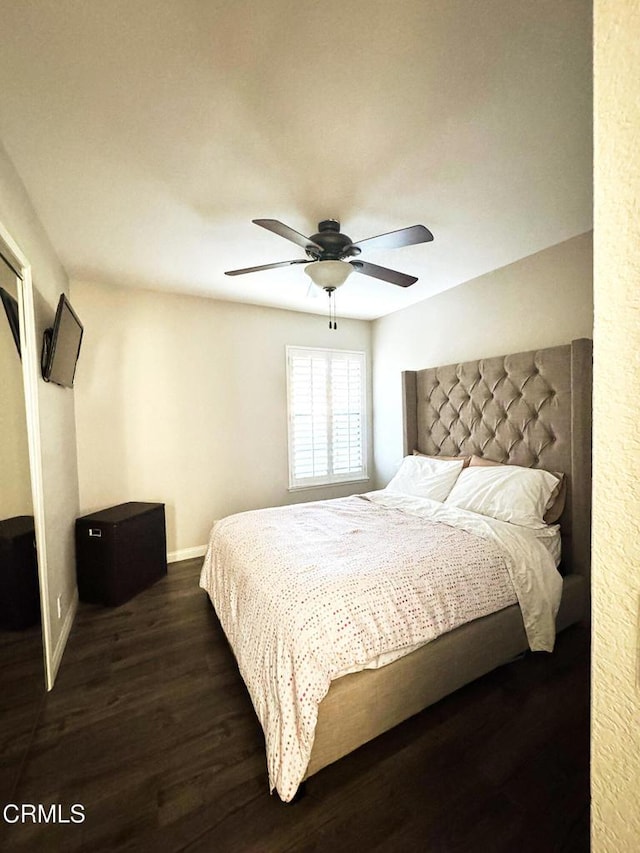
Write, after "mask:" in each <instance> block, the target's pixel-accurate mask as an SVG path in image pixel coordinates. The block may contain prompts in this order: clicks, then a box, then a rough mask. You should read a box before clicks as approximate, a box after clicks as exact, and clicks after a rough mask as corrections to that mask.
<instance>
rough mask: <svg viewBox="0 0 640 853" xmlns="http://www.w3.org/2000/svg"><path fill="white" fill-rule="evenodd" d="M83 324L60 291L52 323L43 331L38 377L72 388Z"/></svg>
mask: <svg viewBox="0 0 640 853" xmlns="http://www.w3.org/2000/svg"><path fill="white" fill-rule="evenodd" d="M83 331H84V328H83V326H82V323H81V322H80V320H79V318H78V315H77V314H76V312H75V311H74V310H73V308H72V307H71V304H70V302H69V300H68V299H67V297H66V296H65V295H64V293H62V294H61V295H60V299H59V301H58V308H57V310H56V318H55V320H54V322H53V327H52V328H51V329H47V330H46V331H45V333H44V343H43V347H42V377H43V379H45V380H46V381H47V382H55V383H56V385H62V386H63V387H65V388H73V379H74V376H75V373H76V364H77V362H78V355H79V354H80V344H81V343H82V333H83Z"/></svg>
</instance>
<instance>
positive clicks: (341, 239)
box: [306, 219, 360, 261]
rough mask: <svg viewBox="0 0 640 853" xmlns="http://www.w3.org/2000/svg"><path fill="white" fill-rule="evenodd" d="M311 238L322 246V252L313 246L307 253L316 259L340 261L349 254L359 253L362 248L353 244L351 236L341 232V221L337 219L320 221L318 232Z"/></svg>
mask: <svg viewBox="0 0 640 853" xmlns="http://www.w3.org/2000/svg"><path fill="white" fill-rule="evenodd" d="M311 240H313V242H314V243H317V244H318V245H319V246H322V252H318V250H317V249H316V248H315V247H313V246H311V247H310V248H308V249H307V250H306V251H307V255H308V256H309V257H310V258H313V259H314V260H321V261H340V260H342V258H345V257H347V256H349V255H359V254H360V250H359V249H358V248H357V246H353V245H352V243H351V238H350V237H347V235H346V234H341V233H340V223H339V222H338V220H337V219H324V220H323V221H322V222H319V223H318V233H317V234H312V236H311Z"/></svg>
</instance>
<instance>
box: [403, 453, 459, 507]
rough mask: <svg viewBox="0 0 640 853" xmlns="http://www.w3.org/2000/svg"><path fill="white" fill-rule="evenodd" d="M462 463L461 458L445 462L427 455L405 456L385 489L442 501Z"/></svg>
mask: <svg viewBox="0 0 640 853" xmlns="http://www.w3.org/2000/svg"><path fill="white" fill-rule="evenodd" d="M463 465H464V460H463V459H461V460H460V461H459V462H458V461H454V462H445V461H444V460H442V459H432V458H431V457H429V456H405V458H404V459H403V460H402V464H401V465H400V468H399V469H398V473H397V474H396V475H395V477H394V478H393V479H392V480H391V482H390V483H389V485H388V486H387V489H388V490H389V491H390V492H395V493H397V494H403V495H413V496H414V497H417V498H431V500H432V501H440V502H442V501H443V500H444V499H445V498H446V497H447V495H448V494H449V492H450V491H451V488H452V486H453V484H454V483H455V481H456V480H457V478H458V474H459V473H460V472H461V471H462V468H463Z"/></svg>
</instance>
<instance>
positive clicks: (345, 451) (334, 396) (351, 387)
mask: <svg viewBox="0 0 640 853" xmlns="http://www.w3.org/2000/svg"><path fill="white" fill-rule="evenodd" d="M287 391H288V404H289V487H290V488H292V489H295V488H304V487H305V486H320V485H326V484H329V483H342V482H348V481H350V480H363V479H365V478H366V477H367V462H366V459H367V451H366V417H365V412H366V395H365V355H364V353H363V352H348V351H343V350H329V349H315V348H306V347H305V348H303V347H287Z"/></svg>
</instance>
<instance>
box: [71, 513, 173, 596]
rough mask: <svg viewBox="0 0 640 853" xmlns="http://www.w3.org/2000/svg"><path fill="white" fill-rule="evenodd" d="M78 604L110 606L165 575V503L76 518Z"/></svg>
mask: <svg viewBox="0 0 640 853" xmlns="http://www.w3.org/2000/svg"><path fill="white" fill-rule="evenodd" d="M76 568H77V575H78V594H79V596H80V600H81V601H88V602H92V603H94V604H105V605H108V606H110V607H114V606H116V605H118V604H123V603H124V602H125V601H128V600H129V599H130V598H132V597H133V596H134V595H136V594H137V593H138V592H140V591H141V590H143V589H145V588H146V587H148V586H150V585H151V584H152V583H154V582H155V581H157V580H159V579H160V578H161V577H163V576H164V575H166V573H167V546H166V529H165V519H164V504H161V503H140V502H134V501H132V502H129V503H124V504H118V506H112V507H109V508H108V509H103V510H100V511H99V512H94V513H91V514H90V515H85V516H83V517H82V518H78V519H76Z"/></svg>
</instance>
